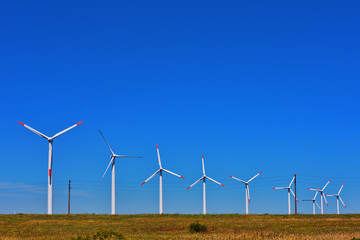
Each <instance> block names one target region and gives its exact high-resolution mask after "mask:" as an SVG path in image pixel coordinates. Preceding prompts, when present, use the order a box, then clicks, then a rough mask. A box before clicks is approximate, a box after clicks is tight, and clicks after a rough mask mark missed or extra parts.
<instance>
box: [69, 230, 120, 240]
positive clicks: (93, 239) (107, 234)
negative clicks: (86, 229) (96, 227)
mask: <svg viewBox="0 0 360 240" xmlns="http://www.w3.org/2000/svg"><path fill="white" fill-rule="evenodd" d="M104 239H109V240H110V239H114V240H115V239H117V240H123V239H125V238H124V237H123V235H121V234H120V233H116V232H113V231H98V232H97V233H95V234H94V235H92V236H86V237H81V236H78V237H77V238H72V240H104Z"/></svg>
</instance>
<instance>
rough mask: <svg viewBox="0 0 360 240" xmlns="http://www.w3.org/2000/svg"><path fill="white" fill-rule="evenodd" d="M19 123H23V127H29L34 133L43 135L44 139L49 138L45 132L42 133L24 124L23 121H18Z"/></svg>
mask: <svg viewBox="0 0 360 240" xmlns="http://www.w3.org/2000/svg"><path fill="white" fill-rule="evenodd" d="M19 123H20V124H21V125H23V126H24V127H26V128H27V129H29V130H30V131H32V132H34V133H36V134H37V135H39V136H40V137H43V138H45V139H47V140H48V139H49V137H48V136H46V135H45V134H43V133H41V132H39V131H37V130H35V129H33V128H32V127H30V126H28V125H26V124H25V123H22V122H19Z"/></svg>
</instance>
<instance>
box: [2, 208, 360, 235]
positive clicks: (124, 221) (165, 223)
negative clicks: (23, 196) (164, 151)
mask: <svg viewBox="0 0 360 240" xmlns="http://www.w3.org/2000/svg"><path fill="white" fill-rule="evenodd" d="M192 223H199V224H202V225H204V226H205V227H206V232H199V233H190V232H189V226H190V224H192ZM105 233H112V235H111V234H110V235H111V236H109V237H106V238H104V239H117V238H116V237H117V236H120V235H121V236H122V237H124V239H310V240H311V239H349V240H351V239H353V238H355V239H357V238H360V215H349V214H347V215H339V216H337V215H315V216H313V215H297V216H293V215H291V216H288V215H249V216H245V215H236V214H230V215H227V214H221V215H206V216H203V215H178V214H174V215H162V216H159V215H116V216H108V215H51V216H48V215H31V214H17V215H0V239H6V240H10V239H11V240H12V239H34V240H40V239H96V238H94V237H93V236H94V235H96V234H103V236H105V235H106V234H105ZM104 234H105V235H104ZM108 235H109V234H108ZM106 236H107V235H106Z"/></svg>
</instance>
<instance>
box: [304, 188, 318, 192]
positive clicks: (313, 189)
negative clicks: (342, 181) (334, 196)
mask: <svg viewBox="0 0 360 240" xmlns="http://www.w3.org/2000/svg"><path fill="white" fill-rule="evenodd" d="M306 189H307V190H311V191H317V192H318V191H319V189H315V188H306Z"/></svg>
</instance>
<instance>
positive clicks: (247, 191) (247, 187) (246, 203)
mask: <svg viewBox="0 0 360 240" xmlns="http://www.w3.org/2000/svg"><path fill="white" fill-rule="evenodd" d="M261 173H262V171H261V172H259V173H258V174H256V175H255V176H254V177H252V178H250V180H249V181H247V182H245V181H243V180H241V179H239V178H236V177H233V176H231V175H229V177H231V178H233V179H235V180H237V181H239V182H242V183H244V184H245V208H246V214H249V205H248V204H249V203H250V191H249V183H250V182H251V181H252V180H254V178H256V177H257V176H259V175H260V174H261Z"/></svg>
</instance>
